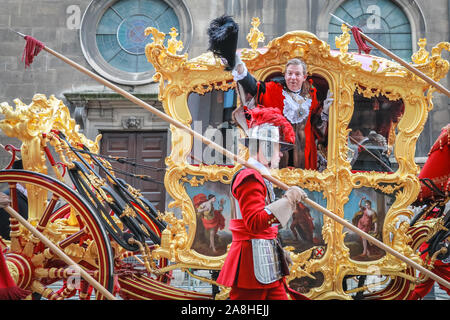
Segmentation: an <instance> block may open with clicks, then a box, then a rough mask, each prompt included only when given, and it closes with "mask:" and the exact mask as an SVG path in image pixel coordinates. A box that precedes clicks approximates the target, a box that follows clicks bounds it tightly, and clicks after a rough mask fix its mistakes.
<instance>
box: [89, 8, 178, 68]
mask: <svg viewBox="0 0 450 320" xmlns="http://www.w3.org/2000/svg"><path fill="white" fill-rule="evenodd" d="M147 27H155V28H157V29H158V30H160V31H161V32H164V33H166V34H168V33H169V32H170V29H171V28H172V27H175V28H177V30H180V24H179V21H178V18H177V16H176V14H175V12H174V9H173V8H172V7H171V6H169V5H168V4H167V3H165V2H164V1H160V0H120V1H117V2H115V3H114V4H113V5H111V6H110V7H109V8H108V9H106V11H105V13H104V14H103V16H102V17H101V18H100V21H99V22H98V25H97V30H96V41H97V47H98V50H99V51H100V54H101V56H102V57H103V59H105V60H106V62H107V63H108V64H110V65H111V66H113V67H114V68H116V69H119V70H121V71H125V72H130V73H141V72H148V71H152V70H153V66H152V65H151V64H150V63H149V62H148V61H147V59H146V57H145V46H146V44H147V43H149V42H150V40H151V38H149V37H146V36H145V35H144V30H145V29H146V28H147Z"/></svg>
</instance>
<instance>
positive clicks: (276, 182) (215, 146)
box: [44, 47, 450, 288]
mask: <svg viewBox="0 0 450 320" xmlns="http://www.w3.org/2000/svg"><path fill="white" fill-rule="evenodd" d="M44 50H45V51H47V52H49V53H50V54H52V55H54V56H56V57H57V58H59V59H61V60H63V61H64V62H66V63H67V64H69V65H71V66H73V67H74V68H75V69H77V70H79V71H81V72H83V73H84V74H87V75H88V76H89V77H91V78H93V79H94V80H96V81H98V82H99V83H101V84H103V85H105V86H106V87H108V88H110V89H111V90H113V91H115V92H117V93H118V94H120V95H121V96H123V97H124V98H126V99H128V100H130V101H131V102H134V103H135V104H137V105H139V106H141V107H143V108H144V109H146V110H148V111H149V112H151V113H153V114H154V115H156V116H158V117H159V118H161V119H163V120H165V121H167V122H169V123H170V124H172V125H174V126H175V127H177V128H179V129H182V130H184V131H185V132H187V133H189V134H190V135H191V136H193V137H195V138H197V139H199V140H200V141H202V142H203V143H205V144H206V145H208V146H210V147H212V148H213V149H215V150H216V151H218V152H221V153H222V154H223V155H225V156H226V157H228V158H230V159H233V160H234V161H236V162H237V163H240V164H242V165H244V166H245V167H247V168H251V169H254V170H256V171H258V172H259V171H260V170H259V169H258V168H257V167H255V166H253V165H251V164H250V163H248V162H247V161H245V160H243V159H241V158H240V157H239V156H237V155H235V154H234V153H232V152H230V151H228V150H226V149H224V148H223V147H221V146H220V145H218V144H216V143H215V142H213V141H211V140H209V139H207V138H206V137H204V136H203V135H201V134H199V133H198V132H195V131H194V130H192V129H191V128H190V127H188V126H186V125H184V124H182V123H181V122H179V121H177V120H175V119H173V118H172V117H170V116H168V115H167V114H165V113H163V112H161V111H159V110H158V109H156V108H154V107H152V106H151V105H149V104H148V103H146V102H144V101H142V100H141V99H139V98H137V97H135V96H133V95H132V94H130V93H129V92H127V91H125V90H123V89H122V88H120V87H118V86H116V85H114V84H112V83H111V82H109V81H107V80H105V79H103V78H102V77H100V76H98V75H96V74H95V73H93V72H91V71H90V70H88V69H86V68H84V67H83V66H81V65H79V64H77V63H76V62H74V61H72V60H70V59H68V58H67V57H65V56H63V55H61V54H59V53H58V52H55V51H53V50H52V49H49V48H47V47H44ZM262 175H263V177H264V178H266V179H267V180H269V181H270V182H272V183H273V184H274V185H276V186H278V187H279V188H281V189H283V190H287V189H288V188H289V186H288V185H287V184H285V183H283V182H281V181H279V180H278V179H276V178H274V177H272V176H270V175H264V174H262ZM303 202H304V203H305V204H307V205H308V206H311V207H312V208H314V209H316V210H318V211H320V212H322V213H323V214H325V215H327V216H328V217H330V218H331V219H333V220H334V221H336V222H338V223H340V224H342V225H344V226H346V227H348V228H349V229H350V230H352V231H354V232H355V233H357V234H358V235H359V236H361V237H362V238H364V239H366V240H367V241H369V242H371V243H373V244H374V245H376V246H378V247H380V248H381V249H384V250H385V251H387V252H389V253H391V254H392V255H394V256H395V257H397V258H398V259H400V260H401V261H403V262H405V263H406V264H408V265H409V266H411V267H413V268H415V269H418V270H419V271H421V272H423V273H424V274H427V275H428V276H430V278H432V279H434V280H435V281H437V282H439V283H441V284H442V285H444V286H446V287H447V288H450V283H449V282H448V281H446V280H444V279H442V278H441V277H439V276H437V275H436V274H434V273H432V272H431V271H429V270H427V269H425V268H423V267H422V266H420V265H419V264H417V263H415V262H414V261H412V260H411V259H409V258H407V257H405V256H403V255H402V254H400V253H399V252H397V251H395V250H394V249H392V248H390V247H388V246H387V245H385V244H384V243H383V242H381V241H379V240H377V239H375V238H374V237H372V236H371V235H369V234H367V233H366V232H364V231H362V230H360V229H358V228H357V227H355V226H353V225H352V224H350V223H349V222H348V221H346V220H344V219H342V218H341V217H339V216H337V215H335V214H334V213H332V212H331V211H329V210H327V209H326V208H324V207H322V206H321V205H319V204H317V203H315V202H314V201H312V200H310V199H308V198H307V199H305V200H304V201H303Z"/></svg>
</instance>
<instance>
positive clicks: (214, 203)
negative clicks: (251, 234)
mask: <svg viewBox="0 0 450 320" xmlns="http://www.w3.org/2000/svg"><path fill="white" fill-rule="evenodd" d="M184 187H185V190H186V192H187V194H188V195H189V198H190V199H191V201H192V204H193V206H194V210H195V215H196V231H195V237H194V242H193V244H192V247H191V249H193V250H195V251H197V252H198V253H200V254H204V255H207V256H221V255H223V254H225V253H226V251H227V246H228V244H230V243H231V232H230V231H229V225H230V220H231V216H232V210H234V209H233V205H232V201H233V199H234V198H233V197H232V195H231V192H230V186H229V185H227V184H223V183H219V182H209V181H208V182H205V183H204V184H203V185H199V186H195V187H194V186H191V185H190V184H189V183H186V184H184Z"/></svg>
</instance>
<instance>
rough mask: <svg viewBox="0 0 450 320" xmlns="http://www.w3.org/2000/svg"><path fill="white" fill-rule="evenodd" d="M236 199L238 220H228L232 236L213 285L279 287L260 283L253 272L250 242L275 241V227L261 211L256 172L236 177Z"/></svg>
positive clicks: (259, 180)
mask: <svg viewBox="0 0 450 320" xmlns="http://www.w3.org/2000/svg"><path fill="white" fill-rule="evenodd" d="M231 192H232V194H233V196H234V197H235V198H236V199H237V200H238V203H239V207H240V211H241V214H242V219H232V220H231V221H230V230H231V232H232V235H233V242H232V244H231V247H230V250H229V252H228V255H227V257H226V259H225V262H224V265H223V267H222V270H221V272H220V274H219V277H218V279H217V282H218V283H219V284H222V285H224V286H227V287H231V286H236V287H239V288H245V289H268V288H274V287H276V286H279V285H280V281H281V280H280V281H275V282H274V283H270V284H261V283H260V282H258V280H256V277H255V274H254V271H253V254H252V245H251V241H250V239H275V238H276V237H277V234H278V228H277V227H272V226H270V225H269V220H270V219H271V218H272V217H271V216H270V215H269V214H268V213H267V212H266V211H265V210H264V208H265V206H266V196H267V187H266V185H265V183H264V179H263V177H262V176H261V174H260V173H259V172H257V171H256V170H253V169H244V170H242V171H241V172H240V173H239V174H238V175H237V177H236V179H235V181H234V183H233V186H232V188H231Z"/></svg>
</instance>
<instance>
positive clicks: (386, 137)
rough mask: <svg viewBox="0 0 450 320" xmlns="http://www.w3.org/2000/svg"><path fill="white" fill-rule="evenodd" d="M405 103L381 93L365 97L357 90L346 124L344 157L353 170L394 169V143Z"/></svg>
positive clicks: (382, 170)
mask: <svg viewBox="0 0 450 320" xmlns="http://www.w3.org/2000/svg"><path fill="white" fill-rule="evenodd" d="M404 110H405V105H404V103H403V101H402V100H401V99H398V100H389V99H388V98H387V97H385V96H383V95H378V96H375V97H371V98H366V97H364V96H363V95H362V94H360V93H358V92H356V93H355V95H354V112H353V116H352V119H351V121H350V123H349V126H348V128H349V129H350V130H351V131H350V133H349V137H348V147H349V150H348V155H347V159H348V161H349V162H350V164H351V165H352V170H353V171H378V172H394V171H395V170H396V159H395V157H394V152H393V151H394V143H395V138H396V132H397V130H396V129H397V125H398V122H399V121H400V119H401V117H402V116H403V113H404Z"/></svg>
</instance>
